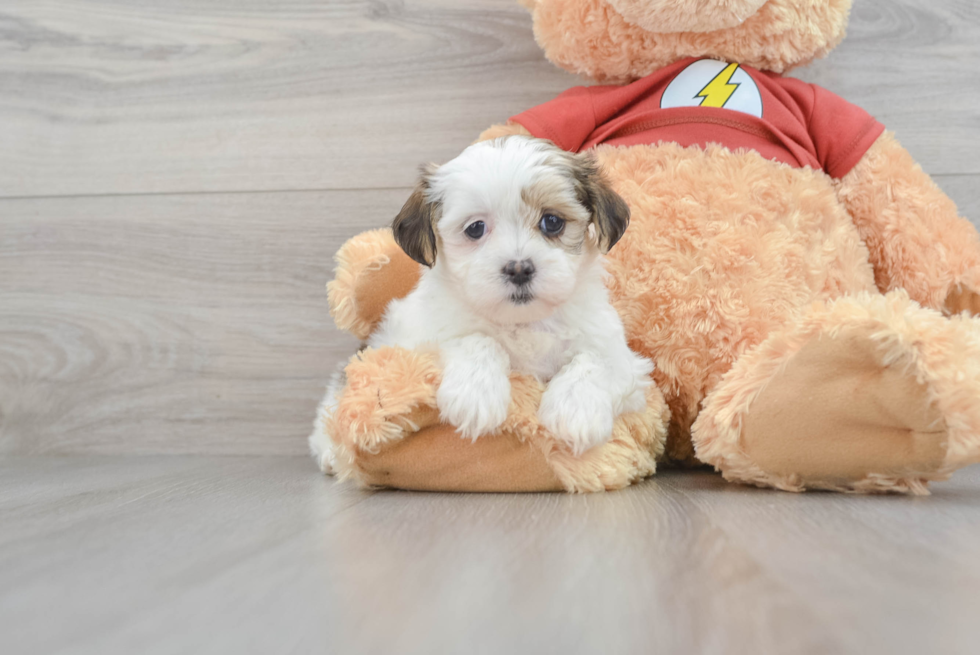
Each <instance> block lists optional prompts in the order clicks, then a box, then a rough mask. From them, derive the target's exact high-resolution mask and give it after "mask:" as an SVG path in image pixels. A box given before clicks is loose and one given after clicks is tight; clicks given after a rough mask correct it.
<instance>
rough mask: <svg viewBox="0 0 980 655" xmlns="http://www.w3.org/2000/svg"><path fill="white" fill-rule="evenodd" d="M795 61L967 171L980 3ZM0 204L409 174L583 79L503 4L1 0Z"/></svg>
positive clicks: (376, 181) (979, 140) (937, 164)
mask: <svg viewBox="0 0 980 655" xmlns="http://www.w3.org/2000/svg"><path fill="white" fill-rule="evenodd" d="M856 5H857V6H856V7H855V10H854V18H853V20H852V24H851V28H850V33H851V37H850V38H849V39H848V40H847V41H846V42H845V43H844V45H843V46H842V47H841V48H840V49H839V50H838V51H837V52H835V53H834V54H833V55H832V56H831V57H830V58H829V59H827V60H825V61H821V62H817V63H815V64H813V65H812V66H810V67H808V68H805V69H803V70H801V71H800V72H799V73H797V74H799V75H800V76H802V77H804V78H806V79H808V80H812V81H816V82H818V83H821V84H824V85H825V86H827V87H828V88H830V89H831V90H833V91H835V92H836V93H838V94H840V95H842V96H844V97H845V98H847V99H849V100H851V101H852V102H856V103H858V104H860V105H863V106H865V107H866V108H867V109H869V110H870V111H871V112H872V113H874V114H875V115H877V116H878V117H879V118H881V119H882V120H883V121H884V122H885V123H886V124H887V125H888V126H889V128H891V129H893V130H896V131H897V132H898V134H899V137H900V138H901V140H902V141H903V143H905V144H906V145H907V146H908V147H909V148H910V149H911V150H912V152H913V154H915V155H916V156H917V157H918V158H919V159H920V160H921V162H922V164H923V166H924V167H925V169H926V170H928V171H930V172H933V173H978V172H980V167H978V164H977V158H976V157H975V153H976V152H978V151H980V129H978V127H980V110H978V106H980V102H978V100H980V91H977V88H980V87H978V85H977V82H978V81H980V78H978V75H980V74H978V73H977V71H976V68H975V65H974V64H975V62H976V61H977V60H978V59H980V7H978V5H977V4H976V3H974V2H972V1H970V0H935V1H934V2H928V3H926V2H923V1H922V0H899V1H895V0H859V2H857V3H856ZM0 7H2V8H0V48H2V50H0V152H3V153H4V157H3V158H0V196H6V197H11V196H42V195H71V194H75V195H83V194H105V193H146V192H191V191H236V190H239V191H242V190H260V189H264V190H279V189H341V188H372V187H392V186H404V185H408V184H410V183H411V181H412V176H413V175H414V170H415V167H416V166H417V164H418V163H420V162H423V161H429V160H433V161H444V160H446V159H448V158H450V157H452V156H453V155H454V154H456V153H457V152H458V151H459V150H460V149H461V148H462V147H463V146H465V145H466V144H467V143H469V142H470V141H471V140H472V139H473V138H474V137H475V135H476V134H477V133H479V131H480V130H482V129H483V128H485V127H486V126H488V125H489V124H492V123H494V122H499V121H501V120H503V119H505V118H506V117H508V116H510V115H512V114H514V113H517V112H519V111H521V110H523V109H526V108H528V107H531V106H533V105H535V104H538V103H541V102H544V101H546V100H548V99H550V98H552V97H554V96H555V95H556V94H557V93H559V92H560V91H562V90H564V89H565V88H567V87H569V86H572V85H574V84H577V83H579V81H578V80H577V79H576V78H574V77H573V76H571V75H568V74H565V73H563V72H561V71H559V70H557V69H556V68H555V67H554V66H552V65H551V64H550V63H548V62H547V61H546V60H545V59H544V57H543V55H542V53H541V52H540V50H539V49H538V47H537V46H536V45H535V44H534V40H533V37H532V34H531V28H530V20H529V17H528V16H527V14H526V12H525V11H524V10H523V9H522V8H520V7H519V6H517V4H516V2H514V1H513V0H481V2H477V3H467V4H466V6H461V5H460V4H459V3H452V2H448V1H447V0H418V1H413V2H401V1H396V0H384V1H381V0H332V1H329V2H316V1H314V0H291V1H290V2H288V3H231V2H227V1H218V0H215V1H213V2H208V3H201V2H191V1H190V0H167V1H165V2H150V1H149V0H139V1H138V2H124V1H123V0H63V1H61V2H57V3H54V2H30V3H25V2H6V3H4V4H3V5H2V6H0Z"/></svg>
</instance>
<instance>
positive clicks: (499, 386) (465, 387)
mask: <svg viewBox="0 0 980 655" xmlns="http://www.w3.org/2000/svg"><path fill="white" fill-rule="evenodd" d="M436 405H437V406H438V407H439V418H440V419H441V420H442V421H443V422H445V423H449V424H450V425H453V426H455V427H456V431H457V432H458V433H459V435H460V436H461V437H464V438H466V439H474V440H475V439H476V438H477V437H479V436H480V435H484V434H489V433H492V432H495V431H496V430H497V428H499V427H500V426H501V424H502V423H503V422H504V421H505V420H506V419H507V411H508V409H509V408H510V380H509V379H508V378H507V376H506V375H504V374H503V372H500V373H494V372H490V371H487V370H482V371H472V370H466V367H462V366H460V367H448V368H447V369H446V370H445V371H443V377H442V383H441V384H440V385H439V391H438V392H437V393H436Z"/></svg>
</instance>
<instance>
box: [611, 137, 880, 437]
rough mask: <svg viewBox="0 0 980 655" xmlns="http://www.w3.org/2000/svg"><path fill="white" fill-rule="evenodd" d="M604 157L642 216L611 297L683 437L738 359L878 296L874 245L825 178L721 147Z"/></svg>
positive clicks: (615, 258)
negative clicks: (827, 310) (871, 254)
mask: <svg viewBox="0 0 980 655" xmlns="http://www.w3.org/2000/svg"><path fill="white" fill-rule="evenodd" d="M596 152H597V155H598V156H599V159H600V161H601V162H602V163H603V165H604V167H605V170H606V171H607V173H608V175H609V177H610V180H611V181H612V183H613V186H614V187H615V188H616V190H617V191H618V192H619V193H620V194H621V195H622V196H623V197H624V198H625V199H626V201H627V202H628V203H629V205H630V208H631V211H632V219H631V222H630V227H629V229H628V230H627V231H626V235H625V236H624V237H623V239H622V241H620V243H619V244H617V245H616V247H615V248H613V250H612V251H611V252H610V253H609V263H608V267H609V270H610V272H611V273H612V280H611V282H610V291H611V297H612V300H613V302H614V304H615V306H616V308H617V310H618V311H619V312H620V315H621V316H622V318H623V323H624V326H625V328H626V334H627V337H628V338H629V341H630V346H631V347H632V348H634V349H635V350H637V351H638V352H640V353H642V354H643V355H646V356H647V357H650V358H651V359H653V360H654V361H655V362H656V365H657V370H656V372H655V373H654V376H655V377H656V379H657V382H658V383H659V384H660V386H661V389H662V390H663V392H664V394H665V396H666V397H667V400H668V402H669V403H670V405H671V410H672V412H673V415H674V428H675V432H676V435H675V437H676V438H679V439H682V440H686V439H687V435H689V428H690V425H691V423H692V422H693V421H694V418H695V417H696V415H697V409H698V404H699V403H700V401H701V399H702V398H703V397H704V395H705V394H706V393H707V392H708V391H709V390H710V389H711V388H712V387H713V386H714V385H715V384H716V383H717V382H718V380H719V378H720V377H721V376H722V375H723V374H724V373H725V372H726V371H727V370H728V369H729V368H730V367H731V365H732V363H733V362H734V361H735V359H736V358H737V357H738V356H739V354H740V353H742V352H744V351H745V350H746V349H748V348H751V347H752V346H754V345H756V344H758V343H759V342H760V341H761V340H762V339H763V338H764V337H765V336H766V335H767V334H768V333H769V332H770V331H771V330H772V329H773V328H774V327H776V326H778V325H780V324H782V323H783V322H784V321H785V320H786V319H787V317H789V316H791V315H792V314H793V313H794V312H796V311H798V310H799V309H800V308H801V307H804V306H806V305H807V304H809V303H811V302H813V301H815V300H820V299H826V298H832V297H836V296H840V295H842V294H845V293H854V292H859V291H864V290H873V289H875V285H874V276H873V272H872V268H871V264H870V263H869V259H868V251H867V248H866V247H865V246H864V243H863V242H862V241H861V239H860V237H859V236H858V233H857V230H856V229H855V227H854V225H853V223H852V221H851V219H850V217H849V216H848V214H847V213H846V211H845V210H844V208H843V207H842V206H841V204H840V202H839V201H838V199H837V196H836V194H835V192H834V188H833V184H832V182H831V180H830V178H829V177H827V176H826V175H825V174H823V173H822V172H814V171H811V170H809V169H794V168H790V167H789V166H786V165H783V164H777V163H774V162H771V161H768V160H766V159H763V158H762V157H761V156H759V155H758V154H756V153H754V152H745V153H736V152H731V151H729V150H727V149H725V148H722V147H719V146H709V147H708V148H707V149H706V150H701V149H699V148H687V149H685V148H682V147H680V146H678V145H675V144H663V145H659V146H632V147H625V148H622V147H621V148H614V147H599V148H597V150H596ZM675 440H676V439H675ZM681 450H683V447H681ZM682 454H683V453H682Z"/></svg>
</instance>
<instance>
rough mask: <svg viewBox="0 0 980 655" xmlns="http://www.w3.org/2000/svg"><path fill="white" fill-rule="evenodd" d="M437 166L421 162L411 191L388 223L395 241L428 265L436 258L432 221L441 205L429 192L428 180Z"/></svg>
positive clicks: (414, 257)
mask: <svg viewBox="0 0 980 655" xmlns="http://www.w3.org/2000/svg"><path fill="white" fill-rule="evenodd" d="M435 170H436V166H435V165H434V164H429V165H428V166H423V167H422V171H421V176H420V177H419V181H418V183H417V184H416V185H415V190H414V191H412V195H411V196H409V198H408V200H407V201H405V205H404V206H403V207H402V209H401V211H400V212H398V216H396V217H395V220H394V222H393V223H392V224H391V230H392V232H394V234H395V242H396V243H397V244H398V245H399V246H401V249H402V250H404V251H405V254H407V255H408V256H409V257H411V258H412V259H414V260H415V261H417V262H418V263H420V264H422V265H424V266H429V267H431V266H432V265H433V264H435V262H436V231H435V223H436V221H437V220H438V219H439V212H440V210H441V205H440V203H439V202H437V201H435V200H433V199H432V198H431V197H430V193H429V180H430V178H431V176H432V174H433V173H434V172H435Z"/></svg>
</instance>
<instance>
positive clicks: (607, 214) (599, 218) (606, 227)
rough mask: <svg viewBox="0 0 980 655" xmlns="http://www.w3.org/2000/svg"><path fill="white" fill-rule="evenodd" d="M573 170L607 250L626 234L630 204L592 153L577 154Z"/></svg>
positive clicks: (581, 193) (602, 245)
mask: <svg viewBox="0 0 980 655" xmlns="http://www.w3.org/2000/svg"><path fill="white" fill-rule="evenodd" d="M572 173H573V175H574V176H575V179H576V181H577V182H578V184H579V193H580V196H581V199H582V204H583V205H585V206H586V207H588V208H589V211H591V212H592V224H593V225H595V227H596V236H597V237H598V242H599V250H601V251H602V252H603V253H607V252H609V251H610V250H612V247H613V246H615V245H616V243H617V242H618V241H619V240H620V239H621V238H622V237H623V234H624V233H625V232H626V228H627V226H629V224H630V208H629V205H627V204H626V201H625V200H623V199H622V198H621V197H620V195H619V194H618V193H616V192H615V191H613V189H612V186H610V184H609V180H608V179H607V178H606V176H605V174H603V172H602V169H600V168H599V164H598V162H597V161H596V160H595V158H594V157H593V156H592V155H591V154H583V155H578V156H575V158H574V160H573V162H572Z"/></svg>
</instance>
